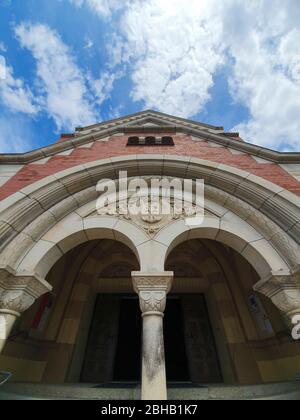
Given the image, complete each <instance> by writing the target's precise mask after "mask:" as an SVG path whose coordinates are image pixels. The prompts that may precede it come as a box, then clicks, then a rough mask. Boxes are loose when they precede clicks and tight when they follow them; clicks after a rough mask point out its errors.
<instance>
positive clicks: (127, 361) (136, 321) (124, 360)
mask: <svg viewBox="0 0 300 420" xmlns="http://www.w3.org/2000/svg"><path fill="white" fill-rule="evenodd" d="M141 334H142V318H141V311H140V308H139V300H138V298H135V297H124V298H122V301H121V308H120V319H119V333H118V344H117V352H116V359H115V368H114V381H117V382H119V381H122V382H140V380H141Z"/></svg>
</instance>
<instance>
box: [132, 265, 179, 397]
mask: <svg viewBox="0 0 300 420" xmlns="http://www.w3.org/2000/svg"><path fill="white" fill-rule="evenodd" d="M173 277H174V273H171V272H166V273H138V272H134V273H132V278H133V286H134V290H135V291H136V292H137V293H138V295H139V298H140V307H141V311H142V316H143V348H142V400H161V401H163V400H166V399H167V378H166V367H165V350H164V333H163V318H164V311H165V308H166V299H167V293H168V292H169V291H170V289H171V286H172V281H173Z"/></svg>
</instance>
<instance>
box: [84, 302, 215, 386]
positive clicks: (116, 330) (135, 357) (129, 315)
mask: <svg viewBox="0 0 300 420" xmlns="http://www.w3.org/2000/svg"><path fill="white" fill-rule="evenodd" d="M141 338H142V318H141V311H140V308H139V300H138V297H137V296H135V295H133V296H131V295H130V296H128V295H99V296H98V298H97V301H96V305H95V310H94V316H93V320H92V324H91V329H90V334H89V338H88V344H87V349H86V354H85V360H84V363H83V370H82V375H81V381H82V382H87V383H99V384H100V383H102V384H103V383H110V382H127V383H130V382H135V383H138V382H140V380H141V343H142V340H141ZM164 339H165V357H166V372H167V380H168V382H193V383H199V384H200V383H218V382H221V381H222V377H221V373H220V366H219V362H218V356H217V351H216V346H215V342H214V338H213V334H212V329H211V324H210V320H209V316H208V311H207V308H206V303H205V298H204V296H203V295H178V296H173V295H170V296H169V298H168V302H167V309H166V312H165V318H164Z"/></svg>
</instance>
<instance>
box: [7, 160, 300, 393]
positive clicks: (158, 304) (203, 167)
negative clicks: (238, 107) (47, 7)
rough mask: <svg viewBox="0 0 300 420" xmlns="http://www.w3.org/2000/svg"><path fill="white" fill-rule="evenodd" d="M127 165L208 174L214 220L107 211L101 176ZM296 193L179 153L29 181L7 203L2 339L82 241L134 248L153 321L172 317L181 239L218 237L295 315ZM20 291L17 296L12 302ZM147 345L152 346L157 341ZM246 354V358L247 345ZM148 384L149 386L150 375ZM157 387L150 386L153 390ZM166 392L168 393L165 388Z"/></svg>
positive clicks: (133, 170) (208, 212)
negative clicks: (169, 305)
mask: <svg viewBox="0 0 300 420" xmlns="http://www.w3.org/2000/svg"><path fill="white" fill-rule="evenodd" d="M162 160H163V165H162ZM124 168H126V169H127V170H128V176H129V177H134V176H137V175H140V176H142V177H143V178H145V179H146V180H147V179H148V178H149V176H150V177H151V176H157V175H158V176H167V177H172V176H176V177H179V178H180V179H186V178H188V179H189V178H192V179H195V178H196V179H204V180H205V182H206V187H205V196H206V200H205V219H204V223H203V224H202V225H201V226H199V227H197V228H191V227H190V226H187V224H186V223H185V217H184V215H183V216H182V217H180V218H179V219H178V218H173V217H172V215H171V217H166V218H162V219H161V221H160V222H158V223H153V221H151V220H146V221H145V220H141V218H130V217H129V218H125V217H124V216H123V215H122V214H120V213H117V214H113V215H109V214H108V215H106V216H103V215H99V214H97V212H96V200H97V197H98V195H97V191H96V188H95V186H96V184H97V182H98V181H99V179H103V178H111V179H118V172H119V171H121V170H123V169H124ZM296 200H298V198H297V197H295V196H293V194H291V193H289V192H288V191H285V190H284V189H282V188H281V187H278V186H276V185H274V184H271V183H269V182H267V181H265V180H263V179H261V178H259V177H256V176H253V175H251V174H250V173H246V172H244V171H240V170H237V169H235V168H232V167H228V166H225V165H220V164H214V163H212V162H209V161H204V160H200V159H196V158H190V157H188V156H187V157H179V156H171V155H166V156H163V157H162V156H157V155H153V156H152V155H147V156H144V155H141V156H125V157H120V158H111V159H108V160H99V161H96V162H92V163H89V164H86V165H80V166H78V167H74V168H71V169H69V170H66V171H63V172H61V173H57V174H55V177H54V176H50V177H48V178H45V179H43V180H41V181H39V182H37V183H35V184H32V185H30V186H28V187H25V188H24V189H22V191H20V192H19V193H17V194H14V195H12V196H11V197H9V198H8V199H6V200H4V201H3V202H2V203H1V206H0V222H1V224H0V238H1V243H0V251H1V254H0V282H1V283H0V304H1V307H0V317H1V321H3V322H2V324H1V325H3V326H4V327H3V328H2V327H1V337H0V346H1V347H3V345H2V344H3V343H5V340H6V338H7V336H8V335H9V331H10V327H11V325H12V323H13V321H14V319H15V318H16V317H17V316H18V315H19V314H20V313H23V312H24V311H26V310H27V309H28V308H30V306H31V305H32V304H33V303H34V301H35V300H36V299H37V298H38V297H39V296H41V295H43V294H45V293H46V292H49V289H50V288H51V286H50V284H49V283H48V282H47V281H46V278H47V275H48V273H49V271H50V270H51V268H52V267H53V266H54V264H56V263H57V262H58V261H59V260H60V258H62V257H63V255H65V254H66V253H67V252H69V251H70V250H71V249H72V248H74V246H81V245H82V244H84V243H85V242H87V241H92V240H95V239H106V240H116V241H121V242H123V243H124V244H125V245H126V246H128V247H129V248H130V249H131V250H132V251H133V252H134V254H135V256H136V258H137V259H138V261H139V265H140V270H141V273H136V272H134V273H133V279H134V285H135V291H136V292H137V293H138V294H139V296H140V300H141V308H142V311H143V315H144V320H145V319H147V321H149V320H150V315H151V312H153V311H152V310H151V308H152V307H154V309H155V311H154V312H157V313H159V317H160V318H162V315H163V312H164V307H165V297H166V294H167V293H168V292H169V291H170V286H171V283H172V273H170V272H165V262H166V259H167V257H168V255H169V254H170V253H171V252H172V250H173V249H175V247H176V246H177V245H179V244H180V243H182V242H184V241H187V240H193V239H206V240H214V241H217V242H219V243H223V244H225V245H226V246H229V247H231V248H233V249H234V250H235V251H236V252H237V253H239V254H241V255H242V256H243V257H244V258H245V259H246V260H247V261H248V263H250V265H252V266H253V267H254V268H255V270H256V272H257V273H258V274H259V277H258V278H257V280H259V281H258V282H257V284H256V285H255V286H254V288H255V289H256V290H257V291H259V292H261V293H262V294H264V295H265V296H267V297H269V298H270V299H271V300H272V301H273V302H274V303H275V304H276V306H277V307H278V308H279V309H280V310H281V311H282V312H283V313H284V314H285V315H286V316H287V317H289V318H291V317H292V316H293V315H294V314H295V313H299V307H300V305H299V302H300V296H299V279H298V276H299V262H300V252H299V220H300V218H299V209H298V205H297V201H296ZM278 203H279V204H280V205H278ZM285 286H288V287H285ZM157 289H159V290H158V291H157ZM16 291H17V298H15V299H13V300H12V299H10V297H11V296H12V293H13V294H14V296H15V293H16ZM149 295H150V297H151V299H152V300H151V299H150V300H149ZM156 315H157V314H156ZM157 320H158V318H157ZM157 320H156V321H155V328H154V330H155V331H157V332H159V331H160V329H161V319H160V321H159V322H157ZM150 321H151V322H152V321H153V320H150ZM151 322H149V323H151ZM145 323H146V322H145ZM151 328H152V329H153V325H152V327H151ZM3 337H4V338H3ZM149 337H150V335H149ZM155 338H158V335H157V336H155ZM1 343H2V344H1ZM146 344H147V345H149V346H150V347H151V344H152V342H151V340H150V339H149V341H148V342H147V343H146ZM1 347H0V349H1ZM43 351H48V350H45V349H44V350H43ZM43 351H42V352H43ZM66 353H67V352H66ZM239 354H240V355H241V357H242V355H243V352H242V351H240V352H239ZM68 357H69V356H68ZM62 360H63V358H62ZM159 360H163V358H160V359H159ZM148 361H149V360H148ZM268 363H269V361H268V360H265V359H263V360H262V363H261V365H260V366H262V364H263V366H264V367H263V368H261V367H260V369H262V370H263V371H267V370H268ZM278 363H281V362H280V359H278ZM288 363H290V361H289V362H288ZM285 371H286V372H289V373H291V372H293V370H291V369H285ZM159 372H160V375H161V376H160V377H159V378H158V381H157V383H158V384H159V383H161V382H164V370H163V363H161V365H160V366H159ZM146 379H147V378H146ZM161 380H162V381H161ZM144 382H145V383H146V385H147V386H146V388H147V387H148V385H149V384H147V380H144ZM156 388H158V387H156V386H152V387H151V388H150V391H151V392H150V395H151V396H153V394H152V392H155V389H156ZM163 388H165V387H164V386H163ZM148 389H149V387H148ZM148 395H149V394H148ZM161 395H163V396H164V397H165V396H166V390H165V389H163V390H162V393H159V396H161Z"/></svg>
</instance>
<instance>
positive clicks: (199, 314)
mask: <svg viewBox="0 0 300 420" xmlns="http://www.w3.org/2000/svg"><path fill="white" fill-rule="evenodd" d="M177 242H179V241H177ZM166 270H168V271H174V282H173V287H172V290H171V292H170V295H169V299H170V300H169V299H168V301H167V305H168V304H169V303H170V302H171V301H172V299H174V297H176V298H177V300H178V301H179V302H180V306H181V323H182V326H183V334H181V336H180V340H181V343H180V345H181V347H182V346H184V348H185V352H186V356H187V360H184V357H183V353H181V355H180V356H179V358H178V360H176V365H172V363H173V361H174V360H172V358H171V360H170V361H168V351H166V367H167V378H168V368H169V370H170V372H171V374H173V375H174V373H173V370H174V369H175V371H176V366H177V367H178V366H179V367H180V366H182V364H185V363H186V362H187V367H188V370H189V380H190V381H191V382H192V383H193V386H197V384H200V385H203V384H208V383H220V382H224V383H225V384H239V385H245V384H247V385H249V384H260V383H265V382H272V381H283V380H289V379H292V378H293V375H292V376H291V377H289V376H288V375H289V373H288V372H287V373H286V376H282V371H280V369H277V367H276V364H274V366H273V368H272V367H271V363H270V362H271V360H270V354H269V349H270V345H271V343H272V342H273V351H277V352H278V353H280V351H282V354H284V351H285V350H284V348H283V347H282V348H281V349H280V347H281V346H280V338H279V337H286V338H287V339H288V337H289V331H288V328H287V326H286V324H285V322H284V319H283V317H282V316H281V314H280V312H279V311H278V309H277V308H276V307H275V306H274V305H273V304H272V302H271V301H269V300H268V299H266V298H264V297H263V296H259V295H258V294H256V293H255V292H254V290H253V286H254V285H255V284H256V283H257V281H258V280H259V275H258V273H257V272H256V270H255V269H254V268H253V267H252V266H251V265H250V264H249V262H248V261H247V260H246V259H245V257H243V256H242V255H241V254H239V253H238V252H237V251H235V250H234V249H233V248H231V247H229V246H227V245H224V244H221V243H220V242H217V241H215V240H212V239H197V238H196V235H195V237H194V239H190V240H186V241H184V240H182V241H181V242H180V243H178V244H177V245H176V246H175V247H172V251H171V252H170V253H169V255H168V258H167V260H166ZM177 322H178V321H177ZM178 331H180V328H179V327H178ZM166 335H167V334H166ZM178 339H179V337H178ZM178 346H179V344H178ZM166 347H167V349H168V344H167V346H166ZM179 347H180V346H179ZM292 347H293V346H292V345H291V348H292ZM275 349H276V350H275ZM265 366H268V369H266V368H265ZM294 375H295V373H294Z"/></svg>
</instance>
